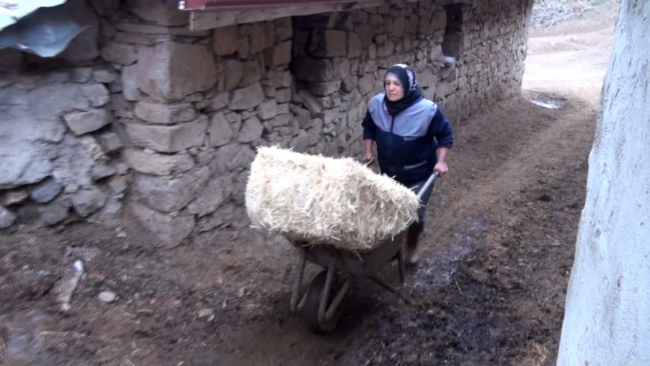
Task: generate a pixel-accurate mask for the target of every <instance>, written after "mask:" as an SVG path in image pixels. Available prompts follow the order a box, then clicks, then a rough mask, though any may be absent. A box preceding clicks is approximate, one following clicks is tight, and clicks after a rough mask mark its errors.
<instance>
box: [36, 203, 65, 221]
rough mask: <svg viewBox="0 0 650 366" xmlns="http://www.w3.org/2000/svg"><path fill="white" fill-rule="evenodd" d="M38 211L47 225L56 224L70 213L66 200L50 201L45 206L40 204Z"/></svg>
mask: <svg viewBox="0 0 650 366" xmlns="http://www.w3.org/2000/svg"><path fill="white" fill-rule="evenodd" d="M38 212H39V213H40V215H41V221H42V222H43V223H44V224H45V225H48V226H53V225H56V224H58V223H60V222H62V221H63V220H65V219H66V218H68V216H69V215H70V206H69V205H68V203H67V202H64V201H59V202H52V203H50V204H47V205H45V206H40V207H39V208H38Z"/></svg>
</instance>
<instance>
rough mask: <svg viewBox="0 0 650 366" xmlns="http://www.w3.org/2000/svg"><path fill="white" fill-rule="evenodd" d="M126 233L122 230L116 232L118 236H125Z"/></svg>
mask: <svg viewBox="0 0 650 366" xmlns="http://www.w3.org/2000/svg"><path fill="white" fill-rule="evenodd" d="M127 236H128V235H127V234H126V233H125V232H124V231H120V232H119V233H117V237H118V238H126V237H127Z"/></svg>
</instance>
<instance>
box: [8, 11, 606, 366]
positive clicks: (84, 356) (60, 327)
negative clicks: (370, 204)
mask: <svg viewBox="0 0 650 366" xmlns="http://www.w3.org/2000/svg"><path fill="white" fill-rule="evenodd" d="M612 14H614V15H615V10H611V11H609V12H605V13H602V14H600V13H599V14H595V15H592V16H590V17H589V18H588V19H581V20H577V21H572V22H571V23H570V24H562V25H560V26H558V27H556V28H554V29H547V30H544V31H539V32H537V31H534V32H532V33H531V37H532V38H531V40H530V55H529V57H528V61H527V71H526V76H525V81H524V89H525V90H524V92H523V95H522V97H517V98H514V99H511V100H507V101H503V102H501V103H499V104H496V105H494V106H492V107H491V108H490V109H489V110H486V111H484V112H482V113H479V114H477V115H476V116H475V117H473V118H472V119H471V120H468V121H465V122H463V123H461V124H455V126H454V127H455V132H456V136H457V140H456V143H455V147H454V149H453V151H452V153H451V155H450V173H449V175H448V176H446V177H445V178H443V179H441V180H440V181H439V182H437V183H436V191H435V193H434V196H433V197H432V199H431V203H430V205H429V207H430V210H431V211H430V212H431V214H430V217H432V218H431V219H430V220H429V223H428V227H427V229H426V232H425V236H424V237H423V242H422V245H423V258H422V260H421V262H420V263H419V265H418V266H417V267H416V268H415V269H412V270H410V271H409V272H408V276H407V284H406V288H405V289H404V290H403V292H402V294H401V295H400V296H395V295H392V294H390V293H388V292H386V291H385V290H383V289H382V288H381V287H379V286H377V285H375V284H374V283H370V282H362V281H359V282H356V283H355V284H354V285H353V287H352V290H351V293H350V295H349V296H348V297H347V298H346V302H345V309H344V315H343V317H342V319H341V323H340V326H339V328H337V330H336V332H335V333H334V334H331V335H328V336H316V335H312V334H311V333H309V331H308V330H307V326H306V324H305V323H304V321H303V320H302V319H301V318H295V317H293V316H292V315H291V314H290V312H289V309H288V305H289V297H290V293H291V283H292V280H293V276H294V275H295V272H296V267H297V261H298V256H297V253H296V252H294V251H293V249H292V248H291V247H290V246H289V245H288V243H286V242H284V241H282V240H280V239H276V238H274V237H268V236H265V235H263V234H260V233H256V232H253V231H250V230H240V231H233V230H224V231H219V232H215V233H211V234H209V235H204V236H200V237H197V238H196V239H195V240H193V242H192V243H189V244H188V245H185V246H181V247H178V248H175V249H172V250H166V249H162V248H160V247H157V243H155V242H154V241H153V240H152V238H151V237H150V236H149V235H147V234H146V233H144V232H142V231H141V230H140V229H139V228H138V227H137V226H135V225H134V224H133V223H132V222H131V221H124V222H115V223H79V224H76V225H73V226H71V227H68V228H66V230H65V231H61V230H59V231H53V230H44V229H39V230H34V231H33V232H29V233H24V234H20V235H18V234H11V235H6V234H5V235H3V236H0V242H1V243H2V244H1V245H0V299H2V300H1V301H0V364H3V363H4V364H6V365H16V366H18V365H120V366H124V365H126V366H141V365H142V366H144V365H172V366H180V365H238V366H239V365H284V366H288V365H335V364H336V365H339V364H342V365H531V366H532V365H553V364H555V355H556V350H557V347H558V341H559V336H560V328H561V322H562V316H563V309H564V297H565V290H566V285H567V281H568V275H569V271H570V269H571V266H572V262H573V254H574V253H573V252H574V241H575V236H576V232H577V226H578V222H579V217H580V213H581V210H582V207H583V203H584V196H585V182H586V174H587V168H588V166H587V156H588V154H589V150H590V148H591V142H592V138H593V135H594V129H595V123H596V118H597V111H598V106H599V105H598V103H599V96H600V89H601V85H602V79H603V77H604V74H605V70H606V67H607V64H608V59H609V55H610V48H611V45H612V41H613V22H614V19H615V16H612ZM531 100H535V101H540V102H554V103H557V104H559V105H560V106H561V108H560V109H548V108H544V107H542V106H539V105H537V104H534V103H532V102H531ZM77 259H80V260H82V262H83V265H84V272H85V275H84V277H83V278H82V279H81V280H80V281H79V284H78V286H77V287H76V290H75V292H74V293H73V295H72V299H71V302H70V305H71V308H70V310H69V311H67V312H65V313H63V312H61V311H59V307H58V305H57V304H56V297H57V294H58V292H57V291H58V287H57V284H58V283H59V282H60V281H59V279H61V278H63V279H67V278H70V273H71V271H72V266H73V263H74V262H75V260H77ZM316 271H317V269H316V268H313V267H309V275H308V278H311V276H313V275H314V274H315V273H317V272H316ZM396 274H397V270H396V268H395V266H392V267H389V268H386V275H387V276H391V278H396ZM103 291H112V292H113V293H115V294H116V295H117V297H116V298H115V300H114V301H113V302H110V303H106V302H102V301H100V300H99V299H98V295H99V294H100V293H101V292H103Z"/></svg>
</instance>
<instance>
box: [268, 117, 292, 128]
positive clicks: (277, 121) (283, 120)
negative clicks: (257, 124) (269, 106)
mask: <svg viewBox="0 0 650 366" xmlns="http://www.w3.org/2000/svg"><path fill="white" fill-rule="evenodd" d="M290 123H291V115H290V114H282V115H279V116H277V117H275V118H273V119H272V120H271V125H272V126H273V127H281V126H286V125H288V124H290Z"/></svg>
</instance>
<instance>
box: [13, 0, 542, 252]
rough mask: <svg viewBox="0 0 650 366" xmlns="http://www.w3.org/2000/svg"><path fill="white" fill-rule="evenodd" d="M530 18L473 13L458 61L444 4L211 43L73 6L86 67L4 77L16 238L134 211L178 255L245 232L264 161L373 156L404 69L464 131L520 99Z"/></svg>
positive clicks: (141, 4) (104, 7)
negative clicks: (215, 232)
mask: <svg viewBox="0 0 650 366" xmlns="http://www.w3.org/2000/svg"><path fill="white" fill-rule="evenodd" d="M445 2H446V3H447V2H448V1H445ZM530 3H532V2H531V1H530V0H526V1H521V0H489V1H486V2H478V3H477V4H476V5H475V6H474V7H465V8H464V9H465V13H464V14H463V17H464V22H463V28H462V30H463V32H462V34H461V36H460V37H459V39H460V41H461V42H462V44H461V45H460V57H459V58H458V59H452V58H449V57H445V55H444V54H443V51H442V47H441V44H442V43H443V40H444V37H445V27H446V20H447V16H446V13H445V10H444V8H443V7H442V6H441V5H440V4H438V2H437V1H432V0H423V1H418V2H412V1H405V0H401V1H393V2H392V4H391V5H386V6H382V7H378V8H367V9H363V10H356V11H353V12H339V13H329V14H321V15H313V16H305V17H295V18H293V19H292V18H281V19H277V20H274V21H268V22H259V23H252V24H245V25H235V26H229V27H224V28H218V29H216V30H214V31H201V32H193V31H189V30H188V27H187V25H188V14H187V13H185V12H181V11H179V10H177V9H176V8H175V6H174V4H164V3H162V2H161V3H156V4H152V3H151V2H150V1H146V0H127V1H126V2H124V4H120V3H119V2H116V1H113V0H93V1H91V4H92V9H90V8H89V7H88V5H86V4H87V3H86V2H84V1H82V0H70V1H68V2H67V3H66V4H73V5H74V4H76V6H78V7H79V9H81V10H78V11H76V13H75V14H77V15H79V20H80V21H83V23H84V24H87V25H89V26H90V27H91V28H90V30H89V31H88V32H87V33H84V36H83V37H80V38H79V39H78V40H75V41H74V42H73V44H72V45H71V46H70V48H69V50H66V51H65V52H64V55H63V57H64V58H65V59H66V60H67V61H68V62H71V63H73V64H80V62H81V63H83V65H84V66H85V67H77V68H73V69H59V70H57V71H49V72H41V73H38V74H34V75H20V76H3V77H0V94H1V95H0V106H2V109H3V118H4V120H3V124H0V136H3V138H5V140H3V143H2V144H0V156H1V157H2V159H3V161H2V164H0V228H6V227H9V226H11V225H13V224H14V223H16V222H19V223H20V222H28V221H30V220H31V221H38V222H41V223H45V224H48V225H54V224H57V223H60V222H62V221H63V220H65V219H66V218H68V217H69V216H70V215H71V214H72V213H74V214H76V215H77V216H81V217H90V218H93V219H107V218H113V217H118V216H119V215H120V214H121V213H122V211H123V210H122V206H123V202H127V203H128V205H127V206H128V207H129V211H130V212H131V213H133V214H134V215H135V216H136V217H137V218H138V219H139V220H140V222H142V223H143V224H145V226H146V227H148V228H149V229H150V230H151V231H152V232H153V233H155V234H156V235H157V236H158V238H159V239H160V242H161V243H163V244H166V245H168V246H174V245H177V244H179V243H180V242H181V241H182V240H183V239H184V238H186V237H187V236H188V235H190V234H191V233H192V232H202V231H207V230H211V229H214V228H218V227H223V226H226V225H231V226H234V227H243V226H245V225H247V224H248V219H247V217H246V214H245V209H244V188H245V183H246V178H247V174H248V169H249V165H250V162H251V161H252V159H253V158H254V149H255V147H256V146H260V145H271V144H279V145H281V146H284V147H289V146H291V147H293V148H294V149H295V150H297V151H302V152H309V153H313V154H325V155H329V156H341V155H345V156H360V154H361V152H362V149H363V142H362V139H361V135H362V128H361V121H362V119H363V117H364V115H365V112H366V108H367V104H368V101H369V100H370V99H371V98H372V96H374V94H375V93H378V92H381V91H382V77H383V75H384V73H385V71H386V70H387V69H388V68H389V67H390V66H391V65H393V64H395V63H397V62H405V63H408V64H411V65H413V67H414V68H415V70H416V72H417V75H418V79H419V83H420V85H421V86H422V87H423V90H424V94H425V96H426V97H427V98H430V99H433V100H434V101H436V102H438V103H439V104H440V105H441V106H442V107H443V108H444V109H445V112H446V113H447V114H448V115H449V116H450V117H451V118H452V121H453V122H454V123H456V122H457V121H458V120H459V119H460V118H464V117H467V116H468V115H469V114H470V113H472V112H474V111H477V110H479V109H481V108H483V107H484V106H485V105H487V104H488V103H491V102H493V101H496V100H498V99H501V98H504V97H506V96H509V95H511V94H512V93H515V92H517V91H518V90H519V86H520V83H521V78H522V75H523V58H524V57H525V45H526V26H527V23H526V17H524V16H521V15H522V14H529V12H530V8H531V6H530ZM89 9H90V10H89ZM99 34H100V35H101V37H100V38H99V43H98V42H97V37H98V35H99ZM93 37H94V38H93ZM93 42H94V43H93ZM98 45H99V47H98ZM3 52H4V51H3ZM13 56H15V52H14V53H13V54H12V57H0V67H2V66H3V65H4V63H6V62H15V61H18V62H19V61H20V60H21V58H20V57H13ZM97 56H100V57H97ZM290 65H291V68H290ZM294 77H295V79H296V80H295V81H294ZM32 106H34V107H32ZM5 111H6V112H8V113H5ZM5 130H6V131H5ZM5 161H7V162H8V163H7V164H5ZM127 182H129V183H130V185H129V184H127ZM126 192H128V197H126V198H127V199H126V200H125V199H124V198H125V193H126Z"/></svg>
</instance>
